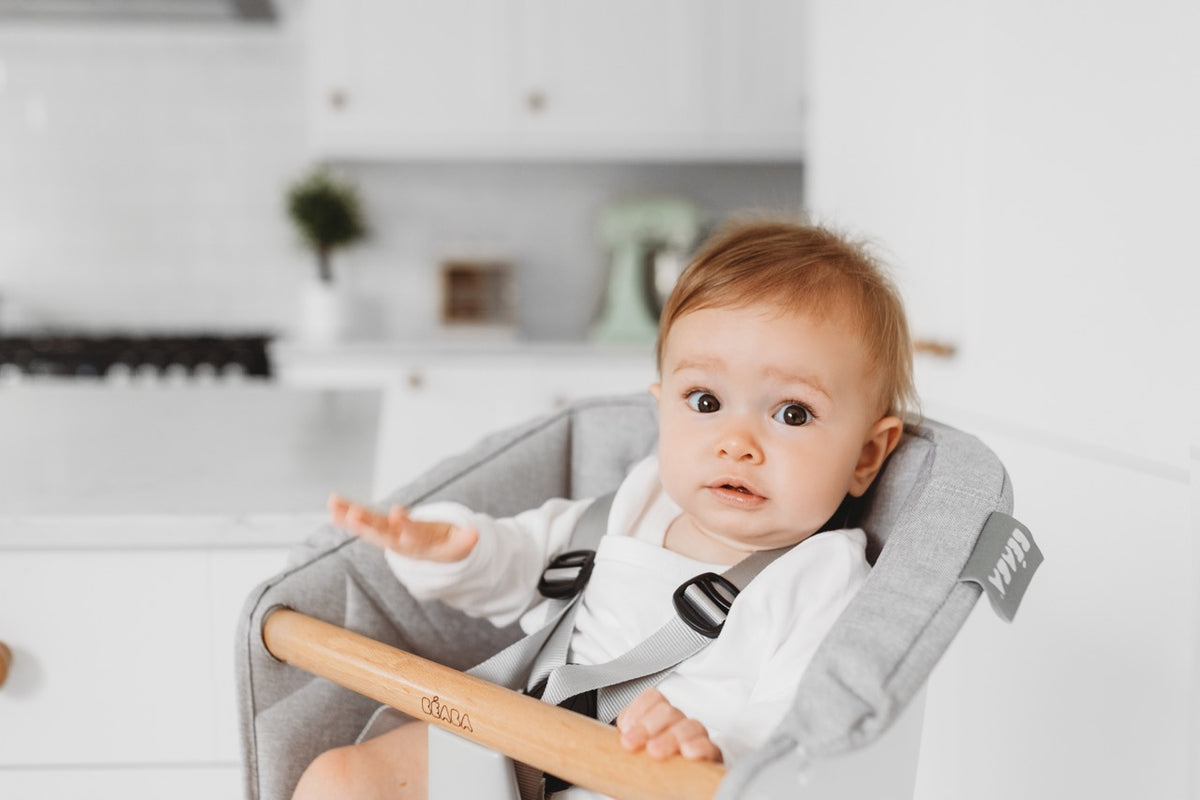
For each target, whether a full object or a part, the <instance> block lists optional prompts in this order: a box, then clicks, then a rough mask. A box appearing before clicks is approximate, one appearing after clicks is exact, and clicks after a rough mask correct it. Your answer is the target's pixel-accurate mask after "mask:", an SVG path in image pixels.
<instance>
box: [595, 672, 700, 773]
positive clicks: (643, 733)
mask: <svg viewBox="0 0 1200 800" xmlns="http://www.w3.org/2000/svg"><path fill="white" fill-rule="evenodd" d="M617 730H619V731H620V732H621V745H622V746H623V747H625V749H626V750H632V751H634V752H636V751H638V750H641V749H642V748H643V747H644V748H645V749H646V752H647V753H649V754H650V757H651V758H656V759H659V760H661V759H664V758H669V757H671V756H673V755H675V754H676V753H679V754H680V755H682V756H683V757H684V758H688V759H691V760H693V761H715V762H718V763H720V761H721V760H722V757H721V749H720V748H719V747H717V746H716V745H715V744H713V743H712V740H711V739H709V738H708V729H706V728H705V727H704V725H703V724H702V723H701V722H700V721H699V720H695V719H692V718H690V717H685V716H684V715H683V712H682V711H680V710H679V709H677V708H675V706H673V705H671V704H670V703H668V702H667V698H665V697H663V695H662V693H661V692H659V691H658V690H657V689H647V690H645V691H644V692H642V693H641V694H639V695H638V696H637V697H635V698H634V699H633V702H631V703H630V704H629V705H627V706H625V708H624V709H623V710H622V711H621V713H620V714H618V715H617Z"/></svg>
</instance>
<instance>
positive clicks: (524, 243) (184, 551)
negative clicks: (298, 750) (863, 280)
mask: <svg viewBox="0 0 1200 800" xmlns="http://www.w3.org/2000/svg"><path fill="white" fill-rule="evenodd" d="M1197 41H1200V10H1198V8H1197V4H1195V3H1192V2H1187V1H1186V0H1153V1H1152V2H1148V3H1139V4H1133V3H1123V2H1117V1H1116V0H1101V2H1088V3H1085V2H1067V3H1055V4H1046V3H1036V2H1016V3H1012V2H1008V3H1001V2H997V1H995V0H967V1H966V2H953V3H952V2H945V1H942V0H912V2H908V3H898V4H894V3H887V2H884V1H883V0H859V2H852V3H845V2H835V1H834V0H748V1H746V2H738V3H732V2H725V3H722V2H718V0H654V2H633V1H632V0H616V1H615V2H614V1H613V0H610V2H606V3H603V4H600V3H585V2H580V1H579V0H571V1H570V2H563V1H562V0H559V1H558V2H551V0H443V1H442V2H438V3H419V2H413V1H412V0H343V1H342V2H337V0H0V642H4V643H6V644H7V645H8V647H9V648H10V650H11V652H12V654H13V657H12V660H11V665H9V667H8V668H7V670H0V673H3V672H4V671H6V672H7V676H5V677H6V678H7V680H5V679H4V677H0V795H4V796H6V797H8V796H11V797H23V796H28V797H35V796H36V797H74V796H78V795H79V794H80V793H81V792H82V791H83V788H82V787H87V790H88V791H89V792H90V793H93V794H99V795H102V796H121V797H127V798H128V797H142V796H145V797H157V796H161V795H162V794H164V793H166V792H171V793H173V794H175V795H176V796H195V797H202V796H203V797H216V796H236V795H237V793H238V791H239V789H238V787H239V785H240V784H239V780H240V779H239V777H238V758H239V747H238V743H237V736H236V724H235V715H234V710H233V707H232V697H233V685H232V676H231V670H230V668H229V653H230V645H229V640H230V637H231V636H232V632H233V629H234V625H235V624H236V618H237V614H238V611H239V609H240V607H241V603H242V600H243V599H244V597H245V596H246V594H247V593H248V592H249V591H250V589H251V587H252V586H254V585H255V584H256V583H258V582H259V581H261V580H263V579H264V578H265V577H266V576H269V575H270V574H272V573H273V572H275V571H277V570H278V569H280V568H281V567H282V565H283V564H284V562H285V558H286V553H287V552H288V550H289V549H291V548H292V547H293V546H294V545H296V544H297V543H298V542H300V541H301V540H303V539H304V538H305V537H306V536H307V535H308V534H309V533H311V532H312V531H314V530H316V529H317V528H318V527H319V525H320V523H321V519H322V514H321V507H322V504H323V502H324V499H325V494H326V493H327V492H328V491H329V490H332V489H337V490H340V491H343V492H345V493H347V494H352V495H357V496H361V497H369V498H379V497H382V496H383V495H384V494H386V493H387V492H388V491H389V490H391V489H393V488H395V487H396V486H397V485H399V484H400V483H402V482H403V481H405V480H407V479H409V478H411V477H412V476H414V475H415V474H417V473H418V472H419V471H421V470H422V469H424V468H425V467H427V466H428V465H429V464H430V463H432V462H433V461H434V460H436V459H438V458H441V457H442V456H444V455H447V454H449V453H452V452H454V451H456V450H459V449H461V448H463V447H466V446H467V445H469V444H470V443H471V442H473V441H475V440H476V439H478V438H479V437H480V436H481V435H483V434H484V433H485V432H487V431H489V430H493V429H495V428H496V427H498V426H501V425H507V424H512V423H515V422H516V421H518V420H521V419H525V418H528V417H530V416H532V415H535V414H539V413H544V412H549V411H552V410H554V409H556V408H561V407H562V406H564V405H565V404H566V403H568V402H570V401H571V400H573V399H575V398H578V397H582V396H588V395H594V394H603V393H619V392H629V391H638V390H641V389H643V388H644V387H645V386H646V385H647V384H648V383H649V382H650V381H651V380H653V379H654V364H653V359H652V355H651V351H652V337H651V336H649V335H648V334H647V329H648V326H652V324H653V317H654V302H655V298H656V297H660V296H661V295H660V292H661V291H662V290H665V288H667V287H669V282H670V278H671V276H672V275H673V271H674V270H676V269H677V268H678V266H679V265H680V264H681V263H683V262H684V261H685V260H686V257H687V253H688V252H689V251H690V250H691V248H692V247H694V246H695V245H696V243H697V242H698V241H700V240H701V239H702V237H703V235H704V233H705V232H706V231H707V230H709V229H710V228H711V226H713V225H715V224H718V223H719V222H720V221H721V220H723V219H725V218H726V217H728V216H729V215H730V214H734V213H743V212H747V211H750V212H754V211H772V212H784V213H792V214H795V213H799V212H801V211H805V212H808V213H810V214H812V215H813V216H814V217H815V218H816V219H817V220H819V221H823V222H827V223H829V224H832V225H834V226H836V227H839V228H841V229H843V230H846V231H848V232H850V233H851V234H853V235H856V236H859V237H862V238H864V239H867V240H869V241H871V242H872V243H873V244H874V247H875V248H876V250H877V251H878V252H879V253H880V254H881V255H882V257H883V258H884V259H885V260H886V261H887V262H888V263H890V264H891V265H892V267H893V269H894V273H895V276H896V278H897V281H898V283H899V284H900V286H901V288H902V290H903V292H904V294H905V296H906V300H907V302H908V304H909V309H910V314H911V321H912V325H913V329H914V335H915V336H916V338H917V339H918V340H919V343H920V353H919V355H918V365H917V367H918V388H919V389H920V390H921V393H922V396H923V400H924V410H925V412H926V413H927V414H928V415H929V416H931V417H934V418H936V419H939V420H942V421H944V422H948V423H950V424H954V425H957V426H959V427H962V428H965V429H967V430H969V431H971V432H973V433H976V434H977V435H979V436H980V437H981V438H983V439H984V441H985V442H987V443H988V444H989V445H990V446H992V447H993V448H994V449H995V450H996V451H997V452H998V453H999V454H1000V456H1001V458H1002V459H1003V460H1004V461H1005V463H1006V465H1007V466H1008V468H1009V471H1010V472H1011V474H1012V477H1013V480H1014V485H1015V487H1016V498H1017V508H1016V513H1017V516H1018V517H1019V518H1021V519H1022V520H1023V521H1025V522H1026V523H1027V524H1029V526H1030V527H1031V528H1032V529H1033V531H1034V533H1035V535H1036V536H1037V537H1038V540H1039V543H1040V544H1041V546H1042V549H1043V550H1044V551H1045V553H1046V556H1047V561H1046V564H1045V566H1044V567H1043V570H1042V573H1041V574H1040V575H1039V576H1038V580H1037V581H1036V582H1035V583H1034V586H1033V588H1032V589H1031V593H1030V595H1029V597H1028V598H1027V600H1026V605H1025V607H1024V608H1023V610H1022V612H1021V615H1020V616H1019V617H1018V619H1017V621H1016V623H1015V624H1014V625H1013V626H1011V627H1008V626H1005V625H1002V624H1000V623H999V622H998V621H997V620H995V619H994V618H993V617H992V616H991V614H990V611H988V610H987V609H986V607H981V609H980V610H979V611H977V612H976V613H975V614H974V615H973V617H972V619H971V621H970V622H969V623H968V626H967V628H966V629H965V630H964V631H963V634H962V635H961V636H960V638H959V640H958V641H957V642H956V643H955V645H954V647H953V648H952V649H951V651H950V652H949V653H948V654H947V656H946V659H945V660H944V662H943V664H942V665H941V666H940V667H939V670H938V672H937V673H935V676H934V678H933V680H932V681H931V686H930V691H929V701H928V705H927V708H926V714H925V728H924V738H923V741H922V758H921V767H920V771H919V775H918V786H917V795H916V796H917V797H919V798H927V799H929V800H934V799H940V798H951V797H962V796H967V797H972V798H982V799H983V800H990V799H991V798H996V799H997V800H999V798H1006V797H1014V796H1015V797H1028V798H1051V797H1061V796H1069V797H1073V796H1087V797H1091V798H1125V797H1131V796H1138V797H1154V798H1192V800H1197V799H1200V772H1198V767H1197V764H1200V691H1198V685H1200V636H1198V630H1200V625H1198V624H1197V623H1198V622H1200V581H1198V580H1197V575H1198V574H1200V550H1198V548H1197V540H1198V539H1200V522H1198V520H1200V513H1197V511H1198V509H1200V478H1198V473H1200V466H1198V465H1200V428H1198V427H1197V424H1196V422H1195V419H1196V416H1195V413H1194V409H1195V408H1196V407H1197V403H1198V401H1200V396H1198V395H1197V380H1196V379H1197V363H1198V358H1197V342H1198V341H1200V337H1198V335H1197V333H1198V331H1197V329H1196V326H1195V324H1194V322H1193V321H1192V317H1193V316H1194V315H1193V314H1192V313H1191V312H1192V307H1193V306H1194V305H1195V303H1196V301H1197V296H1198V294H1200V292H1198V291H1197V290H1198V289H1200V281H1198V279H1197V274H1198V271H1200V270H1198V268H1200V263H1198V260H1197V256H1196V248H1195V245H1194V235H1193V234H1192V233H1191V231H1192V229H1193V228H1194V227H1195V220H1196V219H1197V217H1198V216H1200V204H1198V203H1197V201H1196V199H1195V197H1196V193H1195V187H1196V186H1197V185H1198V183H1200V164H1198V160H1197V148H1196V144H1197V142H1198V141H1200V120H1198V117H1200V111H1198V108H1197V105H1198V104H1197V101H1196V98H1197V97H1198V96H1200V55H1198V54H1200V48H1197V47H1196V42H1197ZM314 170H318V171H322V172H323V174H324V175H326V176H327V177H329V178H330V179H332V180H333V181H334V182H335V183H337V184H340V185H345V186H349V187H352V188H353V190H354V191H355V193H356V196H357V198H358V201H359V203H360V205H361V209H362V213H363V215H364V217H365V220H366V227H367V235H366V237H365V238H363V239H362V240H361V241H357V242H355V243H353V244H350V245H348V246H346V247H344V248H339V249H336V250H335V251H334V252H333V254H332V258H331V265H332V275H333V280H332V281H331V282H323V281H321V280H319V278H318V270H317V260H316V256H315V255H314V253H313V252H312V251H311V249H309V248H308V247H306V246H305V244H304V241H303V239H302V237H301V235H300V233H299V231H298V230H297V228H296V227H295V226H294V225H293V223H292V220H291V219H290V218H289V216H288V212H287V203H288V200H287V198H288V192H289V189H290V188H291V187H293V186H295V185H297V183H298V182H300V181H301V180H303V179H304V178H305V177H306V176H309V175H311V174H313V172H314ZM656 278H657V279H658V280H659V282H660V283H659V286H660V287H662V288H661V289H659V288H656V285H655V284H654V280H655V279H656ZM68 632H69V635H68ZM80 653H85V654H91V653H95V654H103V657H102V658H101V657H100V656H97V657H96V658H95V659H93V658H90V657H84V658H80V657H79V654H80ZM181 685H182V686H190V687H194V688H192V689H191V690H189V691H188V692H185V695H186V696H184V697H179V696H178V695H179V692H178V691H177V690H176V689H174V688H173V687H177V686H181ZM167 702H171V703H174V704H175V706H176V711H175V713H173V714H171V715H170V719H167V720H164V719H163V716H162V706H163V704H164V703H167ZM64 720H75V721H77V722H72V723H71V724H63V721H64ZM93 721H95V722H93ZM97 726H99V727H97ZM164 731H165V732H167V733H168V734H169V735H164Z"/></svg>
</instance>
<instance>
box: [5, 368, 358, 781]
mask: <svg viewBox="0 0 1200 800" xmlns="http://www.w3.org/2000/svg"><path fill="white" fill-rule="evenodd" d="M379 408H380V400H379V393H378V392H375V391H314V390H301V389H283V388H279V387H277V386H272V385H270V384H266V383H256V382H247V383H244V384H240V385H229V386H204V387H186V386H184V387H167V386H162V387H157V386H156V387H142V388H134V387H121V388H114V387H110V386H104V385H101V384H98V383H96V384H88V383H82V384H81V383H78V382H65V383H43V382H39V383H34V384H28V385H18V386H12V387H5V388H3V389H2V390H0V442H3V443H4V445H3V449H0V641H2V642H4V643H6V644H7V645H8V646H9V648H10V649H11V650H12V653H13V660H12V666H11V669H10V671H9V674H8V676H7V680H6V681H5V682H4V684H3V685H2V686H0V796H4V797H39V798H56V797H64V798H65V797H79V796H85V795H88V796H101V797H109V796H112V797H121V798H123V800H130V798H141V797H146V798H150V797H163V796H172V797H183V798H190V797H195V798H201V797H206V798H207V797H236V796H239V795H240V794H241V782H240V766H239V758H240V757H239V753H240V747H239V744H238V741H237V723H236V708H235V705H234V698H235V693H234V685H233V664H232V661H233V656H232V653H233V636H234V631H235V629H236V625H237V621H238V616H239V612H240V610H241V607H242V604H243V602H244V601H245V598H246V596H247V595H248V593H249V592H250V590H251V589H252V587H253V586H255V585H256V584H258V583H259V582H261V581H262V580H264V579H265V578H267V577H269V576H270V575H272V574H274V573H275V572H277V571H279V570H280V569H282V568H283V567H284V566H285V563H286V554H287V551H288V550H289V549H290V548H291V547H293V546H294V545H296V544H297V543H299V542H301V541H302V540H304V539H305V538H307V537H308V536H309V535H310V534H313V533H314V532H316V531H318V530H319V529H320V527H321V525H322V522H323V520H324V512H323V506H324V502H325V498H326V496H327V495H328V493H329V492H330V491H331V490H334V489H336V490H338V491H341V492H344V493H346V494H351V495H357V496H365V495H366V494H367V492H368V491H369V488H370V484H371V477H372V467H373V461H374V452H375V446H376V440H377V436H378V418H379Z"/></svg>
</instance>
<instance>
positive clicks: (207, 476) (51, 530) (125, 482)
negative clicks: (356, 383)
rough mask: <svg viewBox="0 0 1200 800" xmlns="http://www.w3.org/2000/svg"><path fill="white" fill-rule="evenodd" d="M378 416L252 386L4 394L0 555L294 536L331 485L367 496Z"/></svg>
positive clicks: (362, 408) (303, 533) (316, 518)
mask: <svg viewBox="0 0 1200 800" xmlns="http://www.w3.org/2000/svg"><path fill="white" fill-rule="evenodd" d="M379 410H380V397H379V393H378V392H376V391H370V390H354V391H341V390H339V391H330V390H303V389H288V388H280V387H277V386H272V385H270V384H257V383H246V384H240V385H227V386H186V385H185V386H153V387H113V386H104V385H97V384H86V383H83V384H81V383H77V382H64V383H60V384H36V385H28V386H26V385H16V386H9V387H3V388H0V442H3V447H2V449H0V550H6V549H7V550H12V549H53V548H59V547H97V548H109V547H135V548H137V547H145V548H197V547H214V546H222V547H259V546H277V545H281V544H291V543H296V542H299V541H302V540H303V539H304V538H305V537H307V536H308V535H309V534H311V533H312V532H313V531H314V530H315V529H316V528H317V527H318V526H319V525H320V524H322V522H323V521H324V520H325V514H324V504H325V500H326V498H327V497H328V495H329V492H330V491H333V490H337V491H339V492H342V493H344V494H347V495H350V496H357V497H367V496H368V494H369V491H370V487H371V477H372V469H373V464H374V455H375V444H376V437H377V434H378V421H379Z"/></svg>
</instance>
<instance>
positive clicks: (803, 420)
mask: <svg viewBox="0 0 1200 800" xmlns="http://www.w3.org/2000/svg"><path fill="white" fill-rule="evenodd" d="M812 418H813V416H812V412H811V411H809V410H808V409H807V408H805V407H804V406H802V405H799V404H797V403H789V404H788V405H786V406H784V407H783V408H781V409H779V410H778V411H776V412H775V416H774V417H772V419H774V420H775V421H776V422H782V423H783V424H784V425H807V424H808V423H810V422H812Z"/></svg>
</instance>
